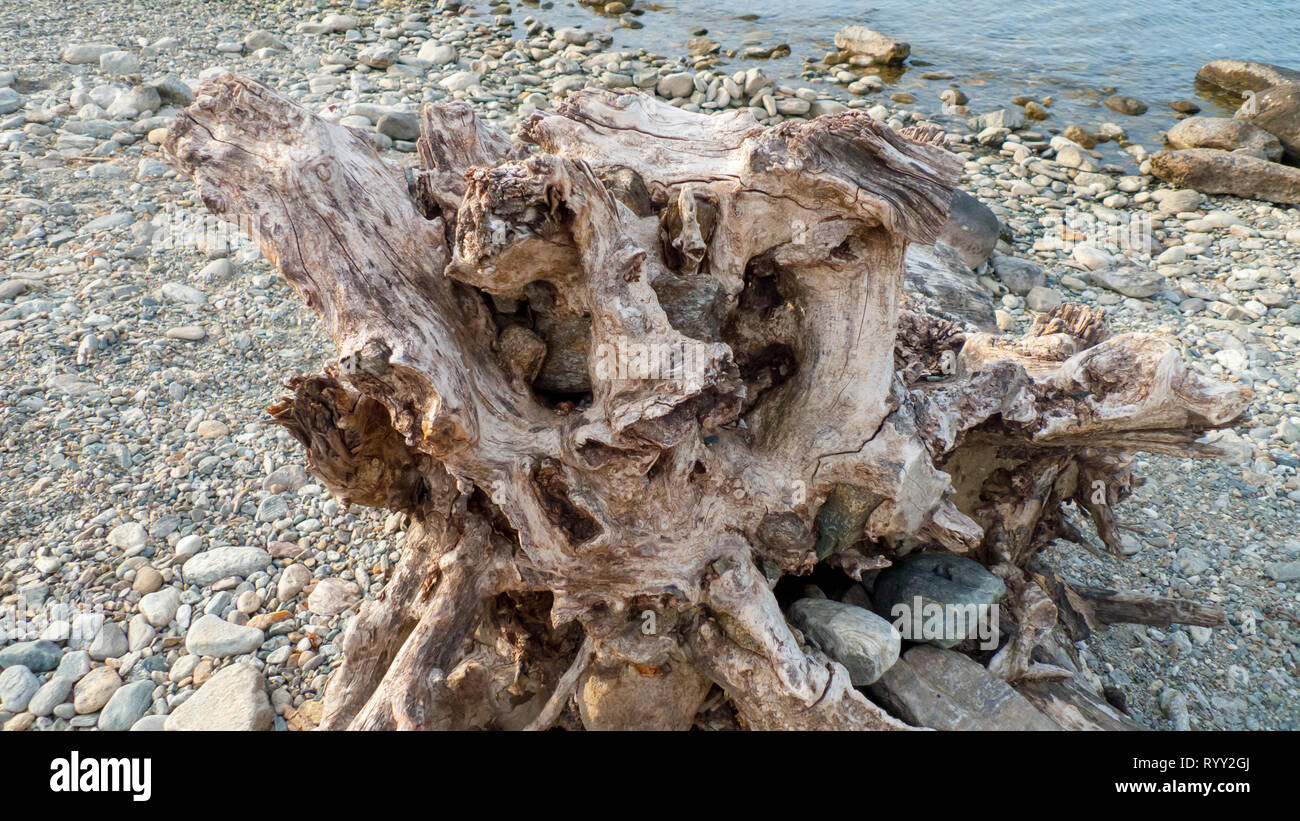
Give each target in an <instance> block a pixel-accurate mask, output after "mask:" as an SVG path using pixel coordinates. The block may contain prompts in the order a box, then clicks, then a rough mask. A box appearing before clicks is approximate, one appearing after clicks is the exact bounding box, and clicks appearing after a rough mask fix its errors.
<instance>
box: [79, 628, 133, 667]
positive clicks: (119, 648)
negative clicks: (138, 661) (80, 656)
mask: <svg viewBox="0 0 1300 821" xmlns="http://www.w3.org/2000/svg"><path fill="white" fill-rule="evenodd" d="M129 650H130V644H129V643H128V642H127V638H126V633H124V632H122V628H121V626H119V625H118V623H117V622H115V621H106V622H104V625H103V626H102V627H101V628H100V629H99V633H98V634H97V635H96V636H95V640H94V641H92V642H91V643H90V647H89V648H87V652H88V653H89V654H90V657H91V658H92V659H94V660H95V661H107V660H108V659H115V658H121V657H122V656H124V655H126V654H127V652H128V651H129Z"/></svg>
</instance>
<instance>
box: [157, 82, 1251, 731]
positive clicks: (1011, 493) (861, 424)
mask: <svg viewBox="0 0 1300 821" xmlns="http://www.w3.org/2000/svg"><path fill="white" fill-rule="evenodd" d="M421 131H422V136H421V137H420V140H419V143H418V148H419V161H420V167H419V169H418V170H416V171H415V172H414V174H406V173H404V172H403V171H402V170H401V169H400V168H398V167H396V166H394V165H392V164H390V163H388V162H386V161H385V160H383V159H381V158H380V157H379V155H378V154H377V153H376V151H375V150H374V148H373V147H372V144H371V143H370V141H369V139H368V138H367V137H366V136H365V135H364V134H363V133H362V132H360V131H357V130H354V129H351V128H347V127H344V126H341V125H337V124H333V123H331V122H328V121H326V120H324V119H322V118H320V117H318V116H316V115H315V114H313V113H312V112H310V111H308V110H306V109H304V108H302V107H300V106H298V105H297V104H295V103H293V102H291V101H289V100H287V99H286V98H284V97H281V96H279V95H278V94H276V93H275V92H273V91H271V90H269V89H267V88H266V87H264V86H261V85H259V84H257V83H256V82H253V81H251V80H249V79H246V78H242V77H237V76H231V75H227V76H223V77H219V78H216V79H214V80H211V81H209V82H208V83H206V84H205V85H204V86H203V87H202V88H201V89H200V90H199V92H198V95H197V99H196V101H195V102H194V104H193V105H192V106H191V107H190V108H189V109H188V110H187V111H186V112H184V113H183V114H182V115H181V116H180V117H178V118H177V120H176V122H175V124H174V125H173V126H172V127H171V129H170V132H169V133H168V135H167V139H166V141H165V143H164V146H163V149H164V155H165V156H166V157H167V158H168V159H169V161H170V162H171V163H172V164H173V165H174V166H175V167H176V168H178V169H180V170H181V171H182V172H183V173H185V174H187V175H188V176H190V177H191V178H192V179H193V180H194V181H195V183H196V184H197V186H198V191H199V193H200V195H201V197H202V200H203V202H204V203H205V204H206V206H207V207H208V208H210V209H211V210H212V211H213V212H214V213H216V214H218V215H220V216H222V217H224V218H226V219H229V220H231V221H235V220H238V221H239V222H240V224H241V225H244V226H246V227H247V228H248V230H249V231H250V233H251V234H252V236H253V238H254V239H255V240H256V241H257V242H258V243H259V245H260V247H261V249H262V252H263V253H264V254H265V255H266V257H267V258H268V259H269V260H270V261H271V262H272V263H274V264H275V265H276V267H277V268H278V269H279V270H280V272H281V273H282V274H283V275H284V277H285V278H286V279H287V280H288V281H289V282H290V283H291V284H292V285H293V287H294V288H295V289H296V290H297V292H298V294H299V295H300V296H301V297H302V298H303V299H304V300H306V302H307V304H308V305H309V306H310V307H311V308H312V309H313V310H314V311H316V312H317V313H318V314H319V315H320V317H321V319H322V321H323V322H324V327H325V329H326V330H327V331H328V332H329V334H330V335H331V336H332V337H333V339H334V340H335V342H336V343H337V345H338V350H339V358H338V360H337V361H336V362H334V363H332V364H330V365H329V366H328V367H327V368H326V370H325V372H324V373H320V374H316V375H310V376H297V377H294V378H293V379H292V380H291V382H290V383H289V386H290V387H291V388H292V390H293V396H292V397H291V398H286V399H284V400H283V401H281V402H279V403H277V404H275V405H274V406H272V408H271V409H270V412H271V415H272V416H273V418H274V420H275V421H276V422H278V423H279V424H281V425H284V426H285V427H286V428H287V429H288V430H289V431H291V432H292V433H293V434H294V436H296V437H297V438H298V439H299V440H300V441H301V442H302V444H303V446H304V447H305V449H306V451H307V459H308V462H309V465H310V467H311V469H312V470H313V471H314V472H315V473H316V475H317V476H319V477H320V479H321V480H322V481H323V482H324V483H325V484H326V486H327V487H328V488H329V489H330V490H331V491H332V492H333V493H335V494H336V495H337V496H338V498H340V499H341V500H342V501H344V502H346V503H355V504H362V505H370V506H375V507H380V508H386V509H389V510H394V511H404V512H405V513H407V514H409V516H410V519H411V521H412V525H411V527H410V530H409V531H408V535H407V538H406V542H405V552H404V556H403V558H402V561H401V563H400V564H399V566H398V567H397V568H396V570H395V573H394V575H393V576H392V578H391V580H390V581H389V582H388V585H387V588H386V589H385V591H384V593H383V595H382V596H381V597H379V598H378V599H376V600H373V601H367V602H366V603H365V604H364V605H363V606H362V608H361V610H360V613H359V614H358V615H357V616H356V617H355V618H354V619H353V621H352V623H351V626H350V627H349V629H348V631H347V633H346V638H345V639H344V641H343V651H344V662H343V664H342V666H341V667H340V668H339V669H338V670H337V672H336V673H335V674H334V676H333V678H332V679H331V682H330V684H329V686H328V690H327V694H326V699H325V701H326V703H325V714H324V718H323V723H322V726H323V727H324V728H335V729H339V728H461V727H503V728H524V727H534V728H544V727H548V726H553V725H556V724H559V725H561V726H570V727H576V726H579V723H580V724H581V725H582V726H586V727H588V728H605V727H633V728H689V727H691V726H692V725H693V723H695V722H696V719H697V716H698V715H701V714H702V711H710V712H711V713H712V714H715V715H725V716H726V717H727V719H728V720H730V721H731V722H732V723H733V724H738V725H739V726H742V727H751V728H862V729H884V728H904V727H906V726H907V725H905V724H904V723H903V722H901V721H899V720H897V719H895V718H893V717H891V716H890V715H889V714H888V713H887V712H886V711H885V710H884V709H883V708H881V707H880V706H878V705H877V704H875V703H873V702H872V701H871V700H869V699H868V698H867V697H866V696H865V695H864V694H863V693H862V692H861V691H859V690H858V689H855V688H854V687H853V686H852V685H851V684H850V681H849V677H848V675H847V673H846V671H845V668H844V667H843V666H841V665H840V664H838V663H836V662H834V661H832V660H830V659H829V658H828V657H827V656H825V655H823V654H822V653H821V652H820V651H818V650H817V649H816V648H814V647H810V646H807V645H805V644H803V643H801V642H800V641H799V639H798V638H797V636H796V634H795V632H793V631H792V629H791V628H790V626H789V625H788V624H787V622H786V618H785V616H784V615H783V612H782V608H781V607H780V606H779V603H778V598H777V596H776V594H775V593H774V587H776V585H777V582H778V581H779V580H781V579H783V578H785V577H789V576H798V575H802V574H807V573H809V572H811V571H812V570H813V569H814V568H815V567H820V568H823V569H824V568H831V569H835V571H836V572H842V573H844V574H847V576H850V577H853V578H858V577H860V575H861V574H862V573H863V572H866V571H870V570H871V569H873V568H880V567H884V566H887V565H888V564H889V563H890V560H891V559H892V558H894V557H896V556H898V555H900V554H902V553H906V552H908V551H912V550H915V549H918V548H924V549H927V550H931V551H949V552H956V553H963V554H965V555H967V556H969V557H971V558H974V559H975V560H977V561H978V562H980V563H981V564H983V565H984V566H986V567H988V568H990V569H992V570H993V571H994V572H995V573H996V574H997V575H998V576H1000V577H1001V578H1002V579H1003V580H1004V581H1005V582H1006V586H1007V590H1008V594H1007V598H1006V600H1005V601H1004V603H1003V605H1004V608H1005V612H1006V613H1007V618H1008V620H1009V621H1010V623H1011V624H1012V625H1013V626H1014V629H1013V630H1012V631H1011V635H1010V638H1009V640H1008V641H1006V642H1005V644H1004V646H1003V647H1002V648H1001V649H1000V650H998V651H997V653H996V654H995V655H993V656H992V658H991V660H989V661H988V667H989V669H990V670H991V671H993V672H994V673H996V674H997V675H998V676H999V677H1001V678H1003V679H1005V680H1007V681H1013V682H1014V681H1021V680H1028V679H1033V678H1034V677H1035V676H1037V675H1040V674H1046V675H1048V676H1050V675H1058V674H1060V671H1059V670H1056V669H1055V668H1051V669H1047V668H1046V666H1045V665H1042V664H1040V663H1038V662H1037V661H1036V660H1034V659H1031V653H1032V652H1033V651H1034V650H1035V647H1036V646H1037V645H1039V644H1041V643H1042V642H1043V641H1044V640H1045V637H1047V636H1049V635H1054V634H1055V633H1056V632H1057V631H1058V629H1060V628H1062V626H1063V625H1066V622H1069V624H1070V625H1073V626H1074V628H1075V632H1074V633H1072V634H1071V635H1075V636H1077V633H1078V631H1079V630H1084V631H1086V630H1087V629H1097V628H1099V627H1100V626H1101V623H1102V622H1103V621H1104V619H1103V618H1101V617H1099V616H1098V615H1097V612H1096V611H1095V609H1093V608H1090V607H1089V606H1087V602H1086V601H1085V599H1086V597H1085V596H1083V595H1082V594H1080V593H1079V592H1078V591H1076V590H1074V589H1073V588H1072V587H1071V586H1070V585H1069V584H1068V583H1066V582H1064V581H1062V580H1060V579H1056V578H1054V577H1050V578H1049V577H1048V576H1050V573H1049V574H1048V576H1045V575H1044V572H1043V571H1041V570H1035V569H1033V565H1034V562H1035V556H1036V554H1037V553H1038V552H1039V551H1040V550H1041V549H1042V548H1043V547H1044V546H1046V545H1047V544H1048V543H1050V542H1051V541H1052V540H1053V539H1054V538H1056V537H1057V536H1061V535H1064V536H1071V535H1074V536H1076V537H1077V535H1078V534H1077V532H1072V528H1071V526H1070V525H1069V523H1068V521H1067V518H1066V517H1065V515H1064V513H1063V506H1065V505H1067V504H1069V503H1071V502H1073V503H1074V504H1077V505H1079V506H1080V507H1081V508H1082V509H1083V510H1086V511H1087V513H1088V514H1090V515H1091V517H1092V519H1093V520H1094V521H1095V522H1096V526H1097V530H1098V533H1099V535H1100V536H1101V538H1102V540H1104V541H1105V543H1106V544H1107V545H1109V546H1110V547H1111V548H1112V549H1117V537H1116V532H1115V524H1114V520H1113V516H1112V513H1111V509H1112V506H1113V505H1114V504H1115V503H1116V502H1118V501H1120V500H1121V499H1122V498H1124V497H1125V496H1126V495H1127V493H1128V492H1129V490H1130V488H1131V486H1132V485H1133V484H1134V483H1136V482H1137V481H1138V479H1137V478H1136V477H1134V476H1133V475H1132V474H1131V472H1130V464H1131V460H1130V454H1131V453H1132V452H1134V451H1139V450H1144V451H1150V452H1155V453H1164V454H1174V455H1194V456H1208V455H1214V452H1213V450H1212V449H1211V448H1210V447H1208V446H1206V445H1204V444H1198V442H1197V440H1198V438H1199V437H1200V436H1201V435H1202V433H1203V432H1204V431H1205V430H1206V429H1210V428H1215V427H1221V426H1224V425H1226V424H1228V423H1230V422H1231V421H1232V420H1233V419H1234V418H1236V417H1237V416H1238V415H1239V414H1240V413H1241V412H1242V409H1243V407H1244V404H1245V400H1246V391H1245V390H1244V389H1242V388H1239V387H1237V386H1231V385H1225V384H1220V383H1217V382H1214V381H1213V380H1210V379H1208V378H1206V377H1204V376H1201V375H1199V374H1197V373H1196V372H1193V371H1192V370H1190V369H1189V368H1188V366H1187V365H1186V364H1185V363H1184V362H1183V360H1182V359H1181V358H1180V356H1179V354H1178V353H1177V352H1176V351H1175V350H1173V349H1172V348H1171V347H1170V346H1169V345H1168V344H1166V343H1165V342H1163V341H1161V340H1159V339H1155V338H1151V337H1147V336H1142V335H1136V334H1123V335H1118V336H1109V335H1108V333H1107V329H1106V325H1105V317H1104V314H1103V313H1102V312H1100V311H1096V310H1093V309H1089V308H1086V307H1081V306H1077V305H1068V304H1067V305H1063V306H1061V307H1059V308H1056V309H1054V310H1052V311H1050V312H1048V313H1046V314H1042V315H1040V316H1039V317H1038V318H1037V320H1036V321H1035V323H1034V325H1033V327H1032V328H1031V329H1030V330H1029V331H1028V332H1027V333H1026V334H1025V335H1024V336H1021V337H1015V338H1010V337H1002V336H996V335H990V334H986V333H980V332H977V331H976V329H975V328H974V327H972V326H970V325H967V324H965V323H964V322H963V321H962V320H960V319H959V318H956V317H953V316H950V315H945V314H944V313H943V312H942V311H941V310H939V309H937V307H936V305H935V304H934V303H933V302H932V301H930V300H929V298H928V297H926V296H924V295H921V294H914V293H911V292H905V290H904V254H905V252H906V250H907V248H908V244H909V243H919V244H923V245H931V244H933V243H934V242H935V238H936V237H937V236H938V234H939V231H940V229H941V228H942V226H943V225H944V222H945V220H946V218H947V214H948V208H949V204H950V202H951V199H952V197H953V191H954V188H955V186H956V184H957V181H958V177H959V172H960V169H961V163H960V161H959V160H958V158H957V157H955V156H954V155H953V154H951V153H950V152H949V151H948V150H947V148H946V143H945V140H944V137H943V135H942V133H940V132H938V131H935V130H933V129H931V128H929V127H921V128H914V129H905V130H903V131H901V132H895V131H893V130H891V129H890V128H889V127H888V126H886V125H884V124H881V123H877V122H875V121H874V120H872V119H871V117H869V116H868V115H866V114H864V113H861V112H847V113H842V114H836V115H829V116H824V117H820V118H817V119H815V120H811V121H807V122H794V121H792V122H787V123H784V124H782V125H779V126H776V127H773V128H763V127H760V126H758V125H757V124H756V123H755V121H754V120H753V119H752V118H751V117H750V116H749V115H748V114H747V113H739V112H727V113H724V114H719V115H717V116H712V117H708V116H703V115H700V114H693V113H688V112H684V111H681V110H678V109H675V108H673V107H671V106H668V105H666V104H663V103H661V102H658V101H655V100H653V99H650V98H648V97H645V96H642V95H640V94H636V93H613V92H607V91H592V90H588V91H584V92H580V93H578V94H576V95H575V96H573V97H572V98H570V99H569V101H568V102H566V103H564V104H563V105H561V106H560V107H559V110H558V111H557V112H554V113H552V112H544V113H539V114H536V115H534V116H533V117H532V119H531V120H529V121H528V122H527V123H526V124H525V125H524V126H523V127H522V128H521V129H520V133H519V135H518V139H519V141H518V142H513V141H511V140H510V139H509V138H507V137H506V136H504V135H502V134H500V133H498V132H497V131H495V130H493V129H492V128H491V127H489V126H487V125H485V124H484V123H482V122H480V121H478V120H477V119H476V118H475V116H474V114H473V113H472V111H471V110H470V108H469V107H468V106H467V105H465V104H462V103H451V104H446V105H429V106H427V107H426V108H425V110H424V114H423V127H422V130H421ZM1102 592H1103V593H1105V592H1106V591H1102ZM1095 599H1096V597H1095V596H1094V600H1095ZM1058 603H1059V604H1060V606H1058ZM1133 607H1135V608H1136V609H1138V610H1140V609H1141V604H1140V602H1139V603H1138V604H1136V605H1133ZM1065 608H1068V611H1067V610H1066V609H1065ZM1121 609H1122V608H1121ZM1174 609H1175V610H1177V608H1174ZM1106 612H1109V613H1112V614H1113V613H1115V612H1116V608H1115V607H1114V606H1113V605H1112V606H1110V607H1109V609H1108V610H1107V611H1106ZM1179 612H1181V611H1179ZM1090 614H1091V616H1090ZM1090 619H1091V621H1090ZM1004 623H1005V622H1004ZM1066 626H1068V625H1066ZM575 705H576V706H575ZM723 723H724V724H725V723H726V721H723Z"/></svg>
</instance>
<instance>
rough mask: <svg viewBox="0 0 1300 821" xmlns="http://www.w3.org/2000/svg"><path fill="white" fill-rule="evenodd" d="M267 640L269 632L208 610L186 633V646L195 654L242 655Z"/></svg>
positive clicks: (222, 656) (215, 655) (250, 651)
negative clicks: (231, 620)
mask: <svg viewBox="0 0 1300 821" xmlns="http://www.w3.org/2000/svg"><path fill="white" fill-rule="evenodd" d="M264 641H266V634H265V633H263V632H262V631H261V630H258V629H257V628H256V627H249V626H247V625H243V624H234V623H232V622H228V621H226V620H225V619H223V618H221V617H220V616H217V615H213V614H211V613H208V614H207V615H204V616H200V617H199V618H198V619H197V620H196V621H195V622H194V624H192V625H190V630H189V632H188V633H186V634H185V649H186V650H189V651H190V652H191V653H193V654H194V655H196V656H212V657H214V658H226V657H227V656H242V655H244V654H245V653H252V652H253V651H255V650H257V648H259V647H261V646H262V642H264Z"/></svg>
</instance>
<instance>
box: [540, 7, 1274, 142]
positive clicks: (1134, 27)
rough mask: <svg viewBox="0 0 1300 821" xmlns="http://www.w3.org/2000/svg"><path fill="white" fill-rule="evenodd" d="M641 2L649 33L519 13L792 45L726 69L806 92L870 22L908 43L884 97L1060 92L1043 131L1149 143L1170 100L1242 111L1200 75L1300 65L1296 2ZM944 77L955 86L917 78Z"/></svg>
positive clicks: (1169, 114) (1167, 117)
mask: <svg viewBox="0 0 1300 821" xmlns="http://www.w3.org/2000/svg"><path fill="white" fill-rule="evenodd" d="M637 8H639V9H642V10H644V12H645V13H644V14H642V15H640V16H639V17H638V18H637V19H638V20H639V21H640V22H642V23H643V24H644V25H645V28H643V29H639V30H628V29H623V28H620V27H618V25H617V21H616V20H613V19H612V18H607V17H601V16H599V15H596V14H593V13H592V12H591V11H590V10H588V9H587V8H586V7H583V6H580V5H578V4H577V3H574V2H572V0H568V1H567V2H556V3H554V5H553V6H552V7H551V8H549V9H547V8H538V7H530V6H528V5H523V6H520V7H519V11H518V13H517V17H518V18H522V17H523V16H524V15H526V14H532V15H534V16H536V17H539V18H540V19H544V20H546V21H547V22H551V23H553V24H556V25H582V26H583V27H585V28H592V29H602V28H607V27H610V26H612V29H611V30H612V31H613V33H614V37H615V45H616V47H632V48H638V47H644V48H646V49H648V50H651V51H655V52H658V53H660V54H665V55H672V54H677V53H684V47H683V46H682V44H683V43H684V42H685V41H686V40H687V39H689V38H690V37H691V36H692V31H693V30H694V29H698V28H705V29H708V36H710V37H712V38H713V39H714V40H716V41H717V42H719V43H721V44H722V48H723V50H724V51H725V50H727V49H732V48H735V49H740V48H741V47H742V44H744V43H745V42H746V41H748V40H757V41H759V42H761V44H762V45H775V44H779V43H788V44H789V45H790V47H791V52H792V53H791V55H790V56H789V57H785V58H782V59H779V60H765V61H754V60H745V59H739V58H736V59H730V60H725V61H724V65H725V66H727V67H731V68H742V67H745V68H747V67H749V66H751V65H754V64H756V63H762V64H763V65H764V66H765V68H767V69H768V71H769V73H772V74H779V75H781V76H783V77H786V78H788V79H789V80H791V81H792V84H795V85H805V84H810V83H807V82H805V81H802V80H801V79H800V74H801V71H802V67H803V58H804V57H812V58H814V59H817V60H819V61H820V59H821V58H822V57H823V56H824V55H825V53H826V52H827V51H829V50H831V49H832V48H833V47H834V44H833V40H834V37H835V33H836V32H837V31H839V29H840V28H842V27H843V26H845V25H847V24H850V23H857V24H863V25H867V26H869V27H870V28H873V29H875V30H877V31H879V32H882V33H884V34H886V35H889V36H891V37H895V38H898V39H901V40H905V41H907V42H908V43H910V44H911V46H912V56H911V58H910V59H909V61H908V64H909V66H910V67H909V68H908V69H907V70H905V71H904V72H903V74H902V76H901V77H898V78H897V79H896V81H895V82H893V83H891V84H889V85H887V86H886V89H885V91H884V92H882V93H880V94H876V95H872V97H871V98H880V99H881V100H882V101H883V100H884V99H886V98H887V97H888V95H889V94H890V93H893V92H895V91H908V92H911V93H912V94H914V95H915V96H916V97H917V98H918V102H917V103H916V104H915V107H916V108H920V109H922V110H926V111H930V112H937V111H938V108H939V101H938V93H939V91H941V90H942V89H944V88H946V87H948V86H949V85H950V84H956V85H957V86H959V87H960V88H961V89H962V90H963V91H964V92H965V93H966V94H967V95H968V96H969V97H970V106H971V108H972V110H973V111H974V112H975V113H979V112H982V111H989V110H993V109H996V108H1001V107H1003V106H1006V105H1008V104H1009V100H1010V98H1011V97H1013V96H1016V95H1019V94H1027V95H1031V96H1033V97H1035V98H1036V99H1040V100H1041V99H1042V98H1043V97H1044V96H1048V95H1050V96H1051V97H1052V98H1053V100H1054V103H1053V105H1052V106H1051V108H1050V109H1049V110H1050V111H1051V114H1052V116H1051V118H1050V119H1049V120H1048V121H1047V122H1046V123H1045V125H1046V127H1049V128H1054V129H1062V128H1064V127H1065V126H1066V125H1069V124H1071V123H1077V124H1079V125H1082V126H1084V127H1090V128H1092V127H1096V126H1097V125H1099V124H1100V123H1102V122H1106V121H1112V122H1118V123H1120V124H1121V125H1123V126H1124V127H1125V128H1126V129H1128V130H1129V132H1130V135H1132V136H1133V137H1135V138H1137V139H1139V140H1141V141H1143V142H1146V143H1148V144H1150V143H1151V141H1153V140H1155V139H1157V133H1156V132H1157V131H1158V130H1160V129H1167V128H1169V127H1170V126H1171V125H1172V124H1173V123H1174V122H1175V118H1174V114H1173V111H1172V110H1171V109H1170V108H1169V106H1168V104H1169V103H1170V102H1172V101H1174V100H1191V101H1193V102H1195V103H1196V104H1197V105H1199V106H1200V107H1201V109H1202V113H1203V114H1207V115H1216V116H1230V115H1231V114H1232V111H1233V106H1232V102H1233V101H1231V100H1226V99H1222V98H1220V99H1218V100H1216V99H1213V98H1212V97H1211V95H1210V92H1209V91H1208V90H1204V89H1197V88H1196V86H1195V84H1194V82H1193V79H1194V77H1195V75H1196V70H1197V69H1198V68H1199V67H1200V66H1201V65H1203V64H1204V63H1206V62H1209V61H1210V60H1214V59H1218V58H1221V57H1234V58H1238V59H1243V60H1257V61H1261V62H1269V63H1278V64H1281V65H1288V66H1291V67H1295V68H1300V0H1280V1H1279V0H1217V2H1215V1H1214V0H1147V1H1146V2H1141V1H1140V0H1139V1H1138V2H1127V3H1116V2H1101V3H1090V4H1083V3H1078V2H1063V0H1045V1H1044V2H1033V3H1023V2H1015V1H1014V0H962V2H951V1H950V0H942V1H940V2H934V0H930V1H929V2H926V1H925V0H890V2H887V3H855V2H846V1H845V0H799V2H782V0H749V2H742V3H737V2H722V0H658V2H654V3H647V2H639V3H637ZM744 16H753V17H755V18H756V19H752V20H750V19H742V17H744ZM773 69H775V71H774V70H773ZM934 72H947V73H951V74H952V75H953V78H952V79H951V80H923V79H921V77H920V75H921V74H922V73H934ZM888 79H894V78H888ZM811 84H812V85H815V83H811ZM1112 88H1113V89H1115V90H1114V91H1110V89H1112ZM1110 93H1119V94H1125V95H1129V96H1133V97H1137V98H1138V99H1140V100H1142V101H1143V102H1145V103H1146V104H1147V105H1148V106H1149V110H1148V112H1147V113H1146V114H1145V115H1143V116H1140V117H1126V116H1124V115H1121V114H1116V113H1114V112H1112V111H1110V110H1109V109H1107V108H1105V107H1104V106H1102V105H1101V103H1100V100H1101V98H1102V97H1105V96H1107V95H1108V94H1110ZM869 99H870V98H869Z"/></svg>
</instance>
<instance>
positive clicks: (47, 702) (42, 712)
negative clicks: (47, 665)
mask: <svg viewBox="0 0 1300 821" xmlns="http://www.w3.org/2000/svg"><path fill="white" fill-rule="evenodd" d="M74 684H76V682H75V681H73V680H72V679H70V678H65V677H63V676H58V675H55V676H53V677H52V678H50V680H49V681H47V682H45V683H44V684H42V685H41V689H39V690H37V691H36V695H34V696H32V700H31V701H30V702H28V703H27V709H28V710H30V711H31V712H32V713H34V714H35V715H37V716H47V715H50V714H51V713H53V712H54V708H55V707H58V706H59V705H60V704H62V703H64V702H65V701H67V700H68V696H70V695H72V686H73V685H74Z"/></svg>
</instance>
